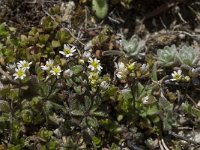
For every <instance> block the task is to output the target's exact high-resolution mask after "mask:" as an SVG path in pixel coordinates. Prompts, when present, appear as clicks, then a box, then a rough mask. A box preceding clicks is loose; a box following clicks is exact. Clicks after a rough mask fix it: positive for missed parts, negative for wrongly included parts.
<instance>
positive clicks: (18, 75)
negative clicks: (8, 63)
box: [13, 68, 26, 80]
mask: <svg viewBox="0 0 200 150" xmlns="http://www.w3.org/2000/svg"><path fill="white" fill-rule="evenodd" d="M25 71H26V70H25V68H15V73H14V74H13V76H14V77H15V78H14V80H16V79H21V80H23V79H24V77H26V73H25Z"/></svg>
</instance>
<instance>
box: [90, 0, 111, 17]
mask: <svg viewBox="0 0 200 150" xmlns="http://www.w3.org/2000/svg"><path fill="white" fill-rule="evenodd" d="M92 10H93V11H94V12H95V15H96V16H97V17H98V18H99V19H103V18H104V17H105V16H106V15H107V13H108V3H107V0H92Z"/></svg>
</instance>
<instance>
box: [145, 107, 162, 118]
mask: <svg viewBox="0 0 200 150" xmlns="http://www.w3.org/2000/svg"><path fill="white" fill-rule="evenodd" d="M158 111H159V110H158V107H157V106H156V105H152V106H148V108H147V112H146V113H147V115H149V116H151V115H155V114H157V112H158Z"/></svg>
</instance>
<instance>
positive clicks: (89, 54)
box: [82, 51, 91, 59]
mask: <svg viewBox="0 0 200 150" xmlns="http://www.w3.org/2000/svg"><path fill="white" fill-rule="evenodd" d="M82 57H83V59H89V58H90V57H91V52H90V51H85V52H84V53H83V56H82Z"/></svg>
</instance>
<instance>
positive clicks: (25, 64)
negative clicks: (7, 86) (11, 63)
mask: <svg viewBox="0 0 200 150" xmlns="http://www.w3.org/2000/svg"><path fill="white" fill-rule="evenodd" d="M31 64H32V62H27V61H26V60H21V61H19V62H18V63H17V67H18V68H24V69H25V70H26V69H29V68H30V65H31Z"/></svg>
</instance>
